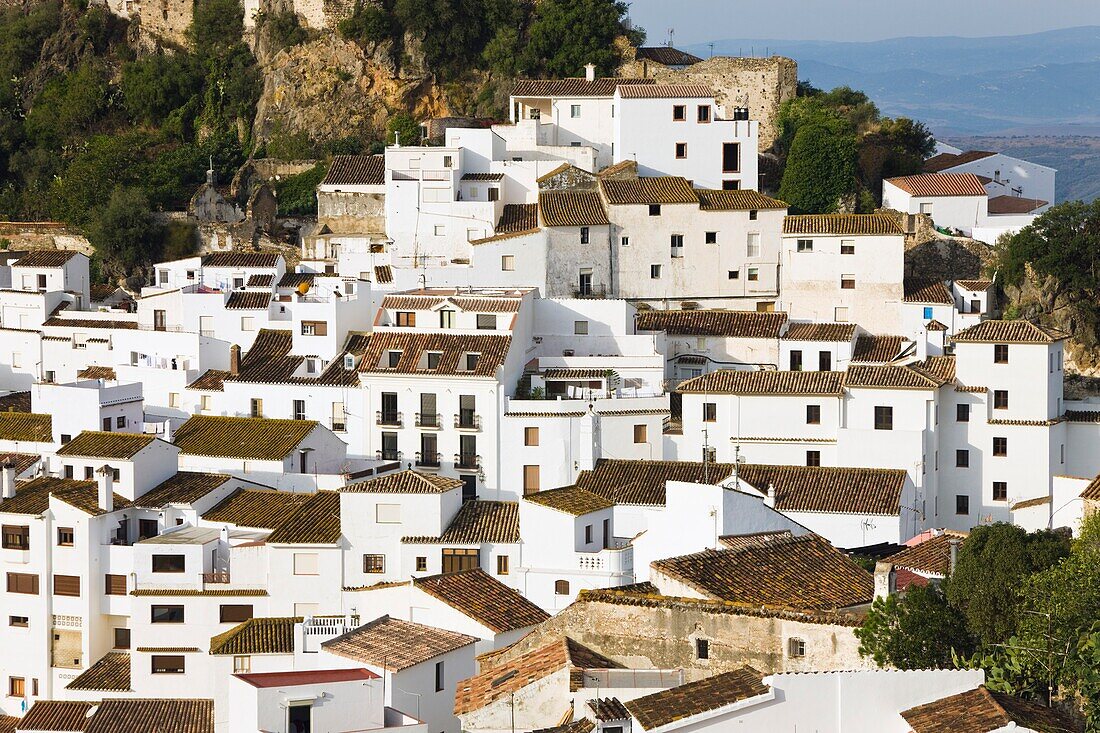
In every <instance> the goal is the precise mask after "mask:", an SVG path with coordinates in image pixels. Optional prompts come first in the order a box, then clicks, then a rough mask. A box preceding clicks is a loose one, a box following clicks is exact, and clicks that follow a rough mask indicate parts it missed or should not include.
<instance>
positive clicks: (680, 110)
mask: <svg viewBox="0 0 1100 733" xmlns="http://www.w3.org/2000/svg"><path fill="white" fill-rule="evenodd" d="M686 119H687V106H686V105H683V104H674V105H672V121H673V122H683V121H684V120H686Z"/></svg>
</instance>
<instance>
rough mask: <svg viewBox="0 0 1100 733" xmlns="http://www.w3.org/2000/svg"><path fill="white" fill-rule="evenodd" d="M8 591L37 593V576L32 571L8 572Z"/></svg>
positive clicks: (34, 594) (33, 594)
mask: <svg viewBox="0 0 1100 733" xmlns="http://www.w3.org/2000/svg"><path fill="white" fill-rule="evenodd" d="M8 593H25V594H27V595H32V596H36V595H38V576H37V575H35V574H33V573H8Z"/></svg>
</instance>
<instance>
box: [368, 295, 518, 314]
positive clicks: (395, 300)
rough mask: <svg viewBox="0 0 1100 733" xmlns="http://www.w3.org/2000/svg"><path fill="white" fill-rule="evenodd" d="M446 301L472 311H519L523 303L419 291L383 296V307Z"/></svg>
mask: <svg viewBox="0 0 1100 733" xmlns="http://www.w3.org/2000/svg"><path fill="white" fill-rule="evenodd" d="M444 303H449V304H451V305H453V306H455V307H456V308H459V309H460V310H464V311H471V312H479V313H517V312H519V309H520V306H521V304H522V299H521V298H520V297H502V298H491V297H483V298H478V297H462V296H459V295H445V296H444V295H422V294H419V293H400V294H397V295H387V296H386V297H384V298H382V307H383V308H386V309H387V310H412V311H417V310H431V309H432V308H435V307H436V306H439V305H443V304H444Z"/></svg>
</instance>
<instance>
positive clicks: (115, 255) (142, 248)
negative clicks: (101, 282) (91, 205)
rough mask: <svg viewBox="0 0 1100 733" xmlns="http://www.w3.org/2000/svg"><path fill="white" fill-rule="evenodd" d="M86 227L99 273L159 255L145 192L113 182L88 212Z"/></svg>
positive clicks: (127, 269)
mask: <svg viewBox="0 0 1100 733" xmlns="http://www.w3.org/2000/svg"><path fill="white" fill-rule="evenodd" d="M86 231H87V234H88V241H89V242H91V244H92V246H93V247H95V249H96V254H98V255H99V256H100V259H101V262H102V272H103V274H104V275H105V276H107V277H111V278H112V279H115V278H119V277H126V276H128V275H130V274H131V273H132V272H133V271H134V270H135V269H136V268H138V267H140V266H141V265H145V264H148V263H149V262H152V261H155V260H157V259H160V248H161V242H162V233H161V232H160V229H159V227H158V226H157V225H156V223H155V222H154V221H153V215H152V212H150V211H149V202H148V200H147V199H146V198H145V194H144V193H142V192H141V191H139V190H137V189H134V188H125V187H122V186H116V187H115V188H114V190H112V191H111V195H110V198H109V199H108V201H107V203H106V204H105V205H104V206H102V207H100V208H97V209H96V210H95V211H94V212H93V213H92V216H91V218H90V221H89V222H88V226H87V228H86Z"/></svg>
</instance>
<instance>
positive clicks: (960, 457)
mask: <svg viewBox="0 0 1100 733" xmlns="http://www.w3.org/2000/svg"><path fill="white" fill-rule="evenodd" d="M955 468H970V451H968V450H957V451H955Z"/></svg>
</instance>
